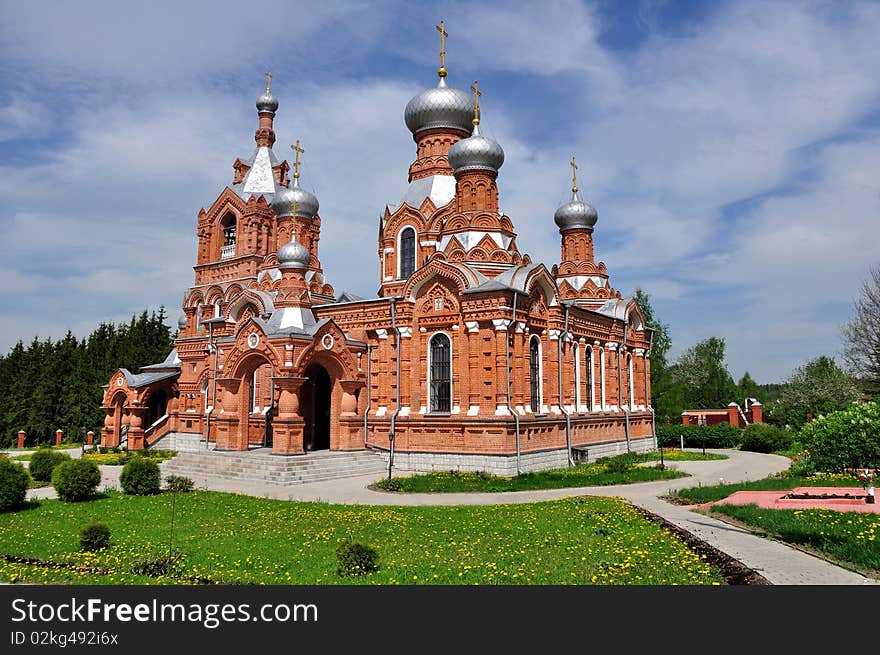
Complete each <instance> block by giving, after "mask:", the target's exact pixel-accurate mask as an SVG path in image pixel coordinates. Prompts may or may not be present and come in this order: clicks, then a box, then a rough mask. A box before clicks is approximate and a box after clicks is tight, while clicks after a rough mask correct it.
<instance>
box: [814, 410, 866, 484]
mask: <svg viewBox="0 0 880 655" xmlns="http://www.w3.org/2000/svg"><path fill="white" fill-rule="evenodd" d="M798 440H799V441H800V442H801V443H803V444H804V449H805V452H806V453H807V454H808V456H809V459H810V461H811V463H812V466H813V467H815V469H816V470H817V471H823V472H829V473H831V472H837V471H843V469H845V468H864V467H866V466H867V467H875V468H876V467H878V466H880V402H872V403H853V404H852V405H850V406H849V407H847V408H846V409H842V410H841V411H839V412H833V413H831V414H828V415H827V416H819V417H818V418H817V419H816V420H814V421H812V422H811V423H807V424H806V425H804V427H803V428H801V431H800V432H799V433H798Z"/></svg>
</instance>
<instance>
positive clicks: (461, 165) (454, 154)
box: [448, 121, 504, 173]
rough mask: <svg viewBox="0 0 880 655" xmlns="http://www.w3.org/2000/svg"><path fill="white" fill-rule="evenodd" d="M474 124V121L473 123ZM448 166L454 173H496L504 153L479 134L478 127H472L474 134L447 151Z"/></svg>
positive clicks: (490, 140) (496, 143) (496, 144)
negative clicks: (473, 171) (481, 171)
mask: <svg viewBox="0 0 880 655" xmlns="http://www.w3.org/2000/svg"><path fill="white" fill-rule="evenodd" d="M474 122H476V121H474ZM448 157H449V165H450V166H451V167H452V170H453V171H454V172H456V173H457V172H458V171H470V170H489V171H494V172H495V173H497V172H498V169H499V168H501V165H502V164H503V163H504V151H503V150H502V149H501V146H500V145H498V142H497V141H495V140H494V139H488V138H486V137H484V136H483V135H482V134H480V126H479V124H478V125H474V133H473V134H472V135H471V136H469V137H468V138H467V139H462V140H461V141H456V142H455V143H454V144H453V145H452V147H451V148H450V149H449V155H448Z"/></svg>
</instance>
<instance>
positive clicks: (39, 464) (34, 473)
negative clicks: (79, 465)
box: [28, 448, 70, 482]
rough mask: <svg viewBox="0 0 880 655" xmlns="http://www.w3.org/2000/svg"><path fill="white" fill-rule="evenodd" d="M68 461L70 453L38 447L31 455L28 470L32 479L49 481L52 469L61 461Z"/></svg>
mask: <svg viewBox="0 0 880 655" xmlns="http://www.w3.org/2000/svg"><path fill="white" fill-rule="evenodd" d="M67 461H70V455H68V454H67V453H62V452H59V451H57V450H50V449H49V448H40V449H39V450H38V451H37V452H35V453H34V454H33V455H31V462H30V466H29V467H28V470H29V471H30V473H31V477H32V478H33V479H34V480H39V481H40V482H49V480H51V479H52V471H54V470H55V467H56V466H58V465H59V464H61V463H62V462H67Z"/></svg>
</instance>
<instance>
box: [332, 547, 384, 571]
mask: <svg viewBox="0 0 880 655" xmlns="http://www.w3.org/2000/svg"><path fill="white" fill-rule="evenodd" d="M378 560H379V556H378V554H377V553H376V551H375V550H374V549H373V548H370V547H369V546H366V545H364V544H361V543H358V542H356V541H352V540H351V539H346V540H345V541H343V542H342V543H341V544H339V547H338V548H337V549H336V575H339V576H354V575H367V574H369V573H372V572H373V571H378V570H379V561H378Z"/></svg>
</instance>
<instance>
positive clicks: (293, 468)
mask: <svg viewBox="0 0 880 655" xmlns="http://www.w3.org/2000/svg"><path fill="white" fill-rule="evenodd" d="M386 467H387V465H386V463H385V458H384V457H383V456H382V455H381V454H379V453H377V452H375V451H372V450H358V451H351V452H340V451H329V450H326V451H319V452H313V453H308V454H306V455H291V456H279V455H272V454H271V450H270V449H268V448H266V449H263V448H259V449H256V450H250V451H248V452H216V451H209V452H205V451H204V450H203V451H201V452H184V451H182V452H180V453H179V454H178V455H177V456H176V457H174V458H173V459H170V460H168V461H165V462H163V463H162V464H161V469H162V473H163V475H183V476H186V477H188V478H193V479H194V480H196V484H198V479H199V478H204V477H212V478H222V479H224V480H238V481H245V482H247V481H249V482H261V483H269V484H279V485H291V484H305V483H307V482H319V481H322V480H336V479H339V478H350V477H354V476H358V475H375V476H376V478H377V479H378V478H380V477H382V474H383V473H384V472H385V471H386V470H387V469H386Z"/></svg>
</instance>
